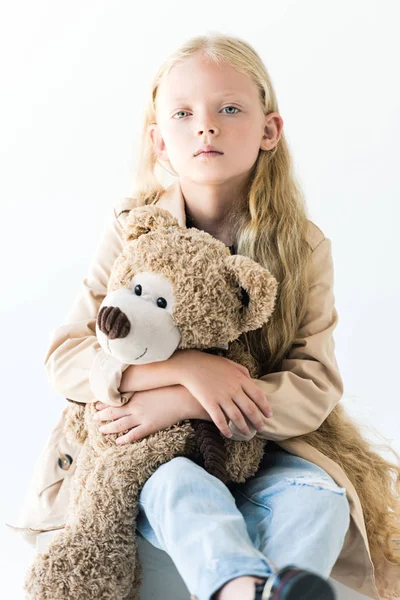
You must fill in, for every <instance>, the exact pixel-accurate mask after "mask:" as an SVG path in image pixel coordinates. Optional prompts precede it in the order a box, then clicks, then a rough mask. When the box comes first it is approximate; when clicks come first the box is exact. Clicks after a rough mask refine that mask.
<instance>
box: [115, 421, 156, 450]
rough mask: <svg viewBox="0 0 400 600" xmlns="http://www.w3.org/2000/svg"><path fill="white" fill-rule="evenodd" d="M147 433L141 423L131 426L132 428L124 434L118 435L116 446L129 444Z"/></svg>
mask: <svg viewBox="0 0 400 600" xmlns="http://www.w3.org/2000/svg"><path fill="white" fill-rule="evenodd" d="M147 435H148V432H147V431H146V428H145V427H144V426H143V425H138V426H137V427H133V429H131V430H130V431H128V433H126V434H125V435H121V436H119V437H118V438H117V439H116V440H115V442H116V443H117V444H118V446H123V445H124V444H131V443H132V442H135V441H136V440H139V439H141V438H143V437H146V436H147Z"/></svg>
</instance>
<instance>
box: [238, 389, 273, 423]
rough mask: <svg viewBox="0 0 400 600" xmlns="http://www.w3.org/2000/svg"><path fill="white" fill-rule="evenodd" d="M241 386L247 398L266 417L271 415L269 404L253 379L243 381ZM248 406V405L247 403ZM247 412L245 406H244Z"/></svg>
mask: <svg viewBox="0 0 400 600" xmlns="http://www.w3.org/2000/svg"><path fill="white" fill-rule="evenodd" d="M242 388H243V391H244V392H245V394H246V396H247V397H248V399H250V400H251V401H252V402H253V403H254V404H255V405H256V406H257V407H258V408H259V409H260V411H261V412H262V413H263V415H264V416H265V417H267V418H268V419H269V418H270V417H272V409H271V405H270V403H269V402H268V400H267V398H266V396H265V394H264V392H263V391H262V390H260V388H259V387H257V386H256V385H255V384H254V383H253V381H243V382H242ZM249 406H250V405H249ZM245 410H246V414H247V407H246V408H245Z"/></svg>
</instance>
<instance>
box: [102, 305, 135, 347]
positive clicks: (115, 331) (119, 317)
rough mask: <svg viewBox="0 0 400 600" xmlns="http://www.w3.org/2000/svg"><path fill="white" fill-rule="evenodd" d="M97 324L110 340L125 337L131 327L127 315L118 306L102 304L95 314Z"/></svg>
mask: <svg viewBox="0 0 400 600" xmlns="http://www.w3.org/2000/svg"><path fill="white" fill-rule="evenodd" d="M97 325H98V327H99V329H100V331H102V332H103V333H104V334H105V335H106V336H107V337H108V338H109V339H110V340H115V339H117V338H124V337H126V336H127V335H128V333H129V332H130V329H131V324H130V322H129V319H128V317H127V316H126V314H125V313H124V312H123V311H122V310H121V309H120V308H118V306H103V307H102V308H101V309H100V312H99V314H98V316H97Z"/></svg>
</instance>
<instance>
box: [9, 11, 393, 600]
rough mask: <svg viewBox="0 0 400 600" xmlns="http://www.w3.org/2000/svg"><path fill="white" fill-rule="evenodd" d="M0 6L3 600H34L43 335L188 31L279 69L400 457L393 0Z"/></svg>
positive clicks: (55, 319)
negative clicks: (20, 529) (27, 538)
mask: <svg viewBox="0 0 400 600" xmlns="http://www.w3.org/2000/svg"><path fill="white" fill-rule="evenodd" d="M0 10H1V12H0V61H1V62H0V69H1V70H0V77H1V79H0V81H1V94H0V132H1V133H0V165H1V178H0V186H1V189H0V202H1V220H0V227H1V231H0V244H1V253H0V256H1V279H2V293H1V309H2V310H1V313H2V318H1V324H2V344H1V350H0V352H1V361H0V369H1V382H2V398H1V406H2V415H1V423H2V425H3V435H2V436H1V452H0V461H1V472H2V494H1V497H0V503H1V524H2V525H1V526H2V529H1V548H0V556H1V569H2V574H1V589H2V594H1V595H2V597H4V598H7V599H8V600H20V599H22V598H23V592H22V587H21V585H22V584H21V582H22V579H23V576H24V573H25V570H26V568H27V566H28V563H29V561H30V560H31V558H32V556H33V552H34V550H33V549H32V548H31V547H29V546H28V545H27V544H26V542H24V541H23V540H22V538H20V537H19V535H18V534H17V533H14V532H13V531H11V530H10V529H9V528H7V527H6V526H5V525H3V523H4V522H9V523H13V521H14V519H15V518H16V515H17V514H18V510H19V506H20V504H21V501H22V498H23V496H24V493H25V490H26V488H27V486H28V483H29V480H30V477H31V474H32V469H33V467H34V464H35V461H36V459H37V457H38V455H39V453H40V451H41V449H42V447H43V445H44V443H45V440H46V439H47V437H48V435H49V434H50V431H51V430H52V428H53V427H54V425H55V423H56V421H57V420H58V418H59V415H60V412H61V410H62V409H63V408H64V406H65V399H64V398H62V397H60V396H58V395H56V394H55V393H54V392H53V391H52V389H51V386H50V383H49V382H48V380H47V378H46V374H45V370H44V366H43V361H44V356H45V353H46V350H47V346H48V342H49V333H50V331H51V330H52V329H53V328H56V327H58V326H59V325H60V324H61V323H62V322H63V319H64V316H65V314H66V313H67V312H68V310H69V308H70V306H71V305H72V303H73V301H74V298H75V294H76V292H77V290H78V288H79V285H80V281H81V279H82V278H83V277H85V274H86V269H87V266H88V264H89V262H90V259H91V256H92V254H93V252H94V249H95V247H96V245H97V243H98V242H99V241H100V239H101V236H102V231H103V228H104V225H105V221H106V218H107V216H108V215H109V213H110V207H111V206H112V204H113V203H114V202H115V201H116V200H118V199H119V198H121V197H123V196H126V195H130V194H131V192H132V187H133V178H132V168H133V165H134V164H135V159H136V156H137V149H138V138H139V133H140V131H141V123H142V116H143V109H144V102H145V96H146V94H147V93H148V91H149V81H150V79H151V77H152V76H153V75H154V73H155V71H156V69H157V68H158V66H159V64H161V62H162V61H163V59H164V58H165V57H166V55H167V54H168V53H169V52H170V51H172V50H173V49H174V48H175V47H176V46H177V45H178V44H179V43H180V42H182V41H184V40H186V39H187V38H189V37H191V36H193V35H198V34H204V33H207V32H214V31H219V32H222V33H227V34H230V35H235V36H239V37H242V38H243V39H245V40H246V41H248V42H249V43H251V44H252V45H253V47H254V48H255V49H256V50H257V51H258V52H259V54H260V55H261V57H262V59H263V61H264V62H265V64H266V66H267V69H268V71H269V73H270V75H271V78H272V82H273V85H274V87H275V90H276V93H277V97H278V103H279V112H280V114H281V115H282V117H283V120H284V131H285V134H286V136H287V139H288V142H289V144H290V147H291V150H292V153H293V157H294V161H295V166H296V171H297V175H298V177H299V179H300V183H301V185H302V186H303V189H304V191H305V193H306V200H307V204H308V207H309V212H310V218H311V219H312V220H313V221H314V222H315V223H316V224H317V225H318V226H319V227H320V228H321V229H322V231H323V232H324V233H325V235H326V236H327V237H329V238H330V239H331V240H332V251H333V255H334V263H335V298H336V307H337V310H338V313H339V325H338V327H337V329H336V333H335V340H336V355H337V359H338V362H339V367H340V370H341V373H342V376H343V380H344V383H345V395H344V398H343V403H344V405H345V407H346V408H347V409H348V410H349V411H350V412H351V414H352V415H354V416H356V418H357V419H359V421H360V423H363V424H365V426H366V427H368V428H369V427H373V428H374V430H373V431H377V432H378V433H379V434H380V435H381V436H384V439H382V438H381V437H378V438H377V442H378V443H380V442H385V441H387V442H388V443H389V444H390V443H391V444H392V446H393V448H394V449H395V450H396V451H397V452H399V451H400V432H399V420H400V419H399V417H400V409H399V400H400V394H399V384H398V381H399V371H400V367H399V357H398V355H397V347H398V339H399V315H398V309H399V306H400V302H399V300H400V286H399V276H400V272H399V267H398V260H399V257H400V252H399V243H398V239H399V233H398V232H399V217H400V214H399V200H400V193H399V192H400V183H399V139H400V127H399V124H400V117H399V108H400V107H399V99H400V98H399V97H400V93H399V92H400V89H399V88H400V86H399V77H398V72H399V70H398V69H399V65H398V58H399V55H400V54H399V52H400V48H399V41H398V40H399V37H398V26H399V3H398V2H397V1H395V0H392V1H388V0H386V1H385V0H380V1H379V2H378V1H372V0H359V1H357V0H335V1H321V0H302V1H300V0H298V1H297V2H296V1H294V0H293V1H290V0H280V1H279V2H276V1H274V2H271V1H270V0H263V1H260V2H254V1H249V0H247V1H246V2H245V3H243V2H237V3H232V2H218V3H217V2H215V1H213V2H209V1H204V0H203V1H202V2H196V3H189V2H174V1H171V0H170V1H169V2H160V1H158V2H149V3H143V4H142V5H138V3H135V2H133V0H132V1H118V0H113V1H112V2H111V1H106V0H92V1H87V2H85V1H84V0H80V1H79V2H77V1H76V0H70V1H69V2H57V1H54V0H53V1H50V0H48V1H44V0H36V2H28V1H20V0H14V1H13V2H8V3H6V2H3V3H2V4H1V8H0ZM369 431H370V430H369V429H368V431H366V435H370V433H369ZM373 431H372V432H371V436H373V435H374V434H373ZM387 458H389V459H390V460H392V456H391V455H388V456H387ZM337 589H338V590H340V598H341V599H343V600H344V599H347V598H350V597H351V598H356V597H358V598H360V596H358V595H357V594H348V593H347V591H344V588H343V587H341V586H340V585H338V586H337Z"/></svg>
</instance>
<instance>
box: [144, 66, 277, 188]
mask: <svg viewBox="0 0 400 600" xmlns="http://www.w3.org/2000/svg"><path fill="white" fill-rule="evenodd" d="M156 116H157V125H152V126H151V128H150V136H151V139H152V141H153V145H154V148H155V150H156V152H157V154H158V157H159V158H160V159H161V160H164V161H170V164H171V165H172V167H173V169H174V170H175V171H176V173H177V174H178V176H180V177H184V178H187V179H189V180H192V181H193V182H197V183H203V184H207V183H208V184H211V183H221V182H223V181H226V180H228V179H231V178H232V179H233V178H235V179H242V177H241V176H243V178H244V177H245V176H246V175H247V174H248V173H249V172H250V170H251V168H252V167H253V165H254V163H255V161H256V159H257V156H258V153H259V150H260V148H262V149H263V150H268V149H270V148H273V147H274V146H275V145H276V143H277V141H278V139H279V134H280V130H281V128H282V123H283V121H282V119H281V117H280V116H279V115H278V114H277V113H270V114H269V115H268V116H267V117H266V116H265V115H264V113H263V111H262V107H261V102H260V99H259V92H258V89H257V86H256V85H255V84H254V82H253V81H252V80H251V79H250V78H249V77H248V76H247V75H245V74H243V73H240V72H238V71H236V70H235V69H233V68H232V67H231V66H225V65H224V66H222V67H218V66H217V65H214V64H212V63H208V62H206V61H205V60H204V58H202V56H201V55H199V54H197V55H194V56H192V57H190V58H188V59H185V60H183V61H182V62H180V63H178V64H176V65H175V66H174V67H173V68H172V69H171V71H170V72H169V73H168V75H167V76H166V77H165V78H164V80H163V81H162V83H161V85H160V86H159V89H158V93H157V98H156ZM203 144H211V145H212V146H215V147H216V148H217V150H219V151H220V152H222V153H223V154H220V155H217V156H213V157H199V156H195V153H196V152H197V151H198V150H199V148H200V147H201V146H202V145H203Z"/></svg>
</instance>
